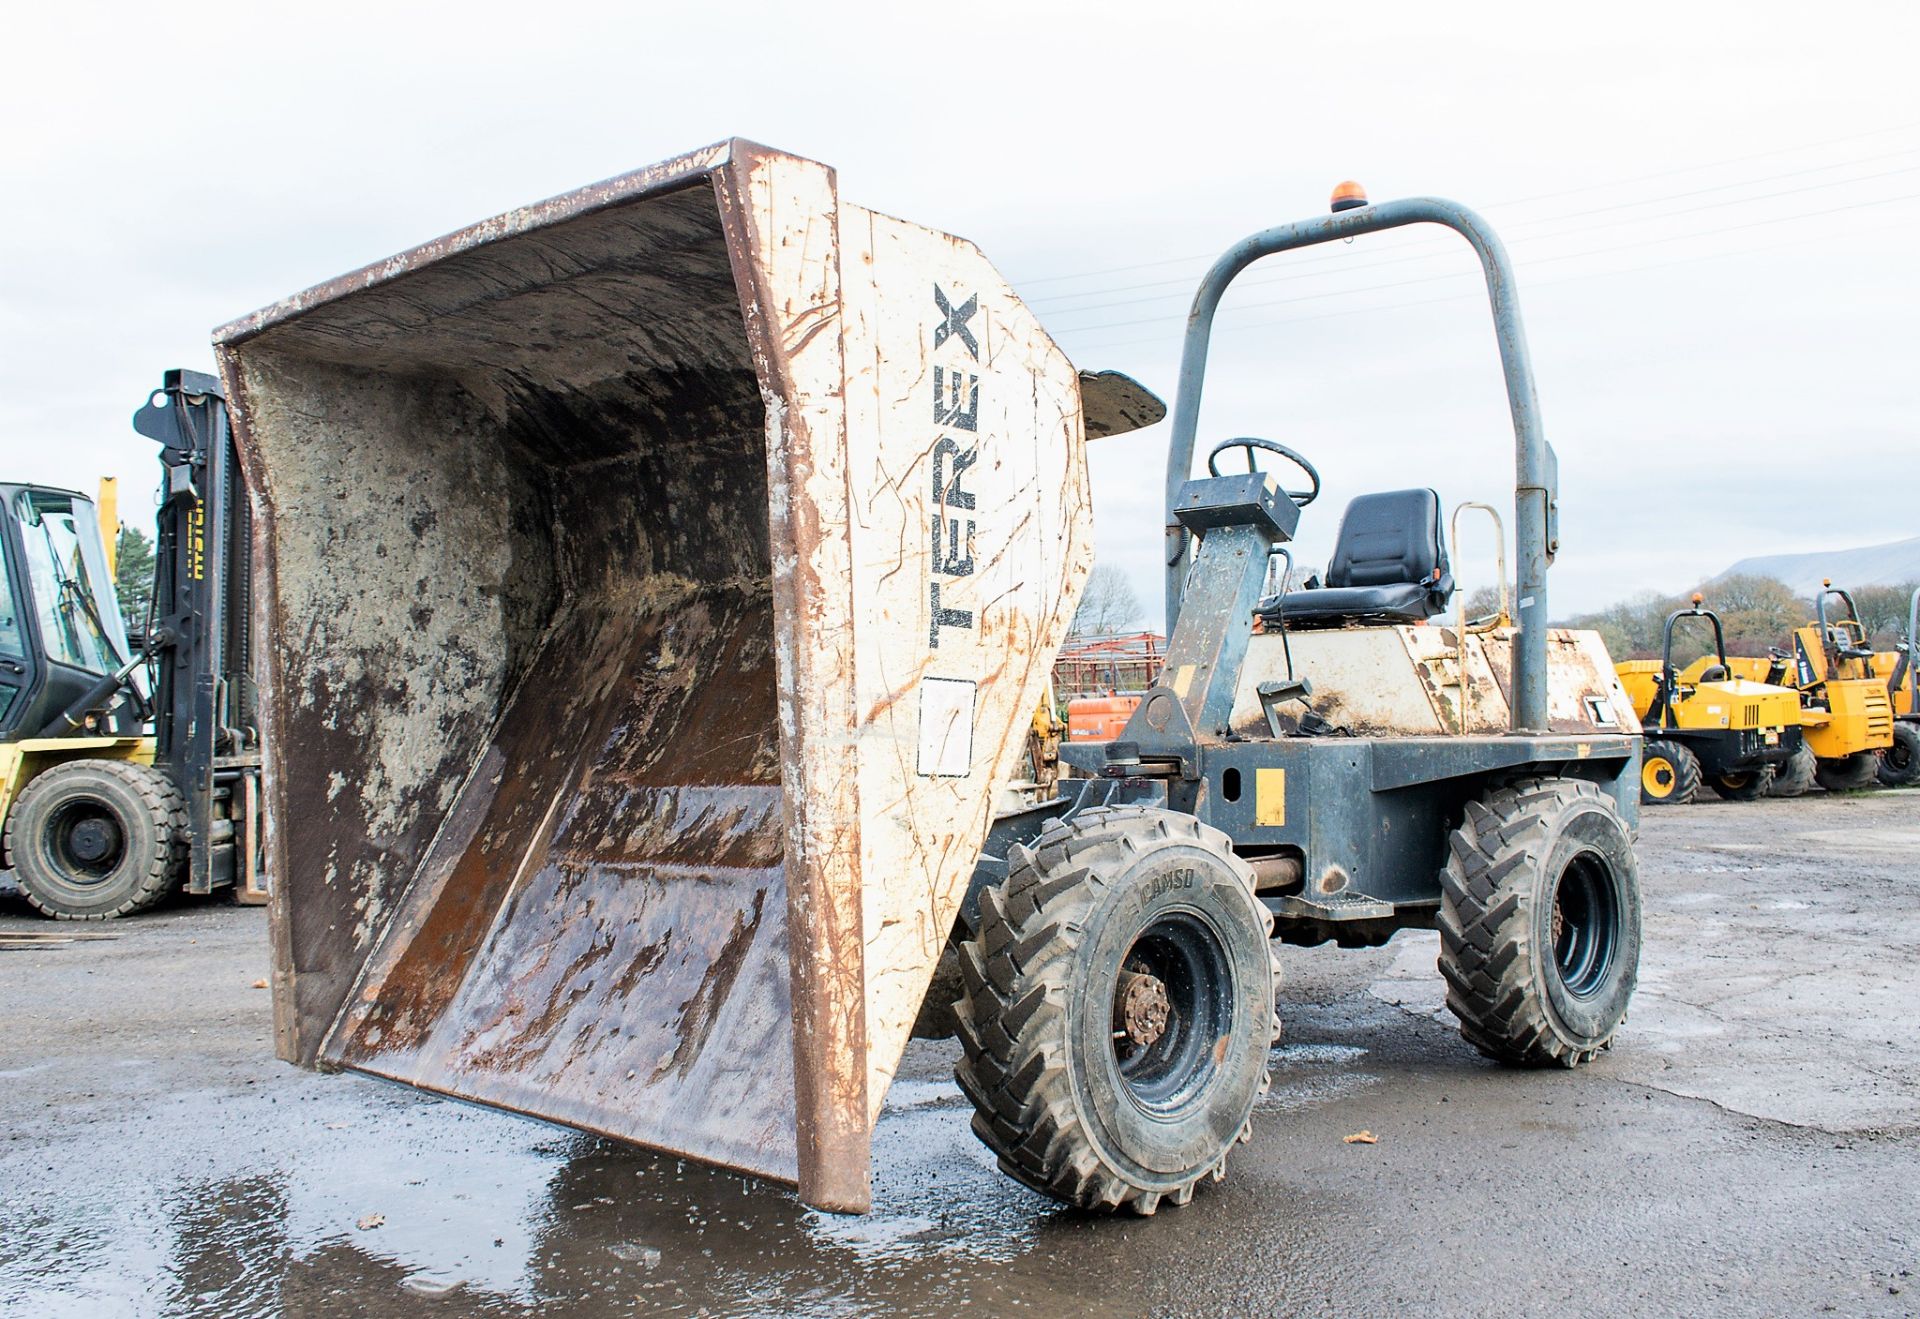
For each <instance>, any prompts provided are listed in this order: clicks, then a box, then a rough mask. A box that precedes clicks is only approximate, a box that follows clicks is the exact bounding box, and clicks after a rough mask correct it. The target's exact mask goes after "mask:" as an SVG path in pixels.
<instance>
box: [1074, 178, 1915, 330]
mask: <svg viewBox="0 0 1920 1319" xmlns="http://www.w3.org/2000/svg"><path fill="white" fill-rule="evenodd" d="M1903 172H1904V171H1903ZM1916 198H1920V193H1904V194H1902V195H1900V196H1896V197H1879V198H1875V199H1872V200H1870V201H1864V202H1854V203H1849V204H1848V205H1845V206H1834V207H1829V208H1827V209H1825V210H1819V211H1796V212H1794V213H1793V214H1791V215H1776V216H1769V217H1767V218H1765V219H1760V220H1749V221H1746V222H1744V223H1742V224H1732V225H1719V226H1715V227H1713V228H1710V229H1696V230H1693V231H1691V232H1689V233H1684V234H1667V235H1664V236H1662V237H1659V238H1642V239H1636V240H1635V241H1633V242H1630V243H1615V244H1610V245H1608V246H1605V247H1593V248H1587V249H1585V250H1582V251H1579V252H1559V253H1554V254H1551V255H1548V256H1541V257H1531V258H1528V259H1527V260H1528V262H1529V263H1530V264H1533V265H1542V264H1545V263H1546V262H1549V261H1573V260H1578V259H1580V258H1582V257H1589V256H1603V255H1605V254H1607V253H1610V252H1622V251H1629V250H1631V249H1633V248H1639V247H1652V246H1657V245H1659V244H1662V243H1677V242H1684V241H1686V240H1688V239H1693V238H1710V237H1713V236H1714V235H1716V234H1723V233H1738V232H1739V231H1741V230H1743V229H1753V228H1757V227H1760V226H1763V225H1769V224H1786V223H1789V222H1791V221H1794V220H1812V219H1818V218H1820V217H1821V216H1826V215H1835V214H1839V213H1840V212H1843V211H1854V210H1860V209H1863V208H1865V207H1868V206H1886V205H1891V204H1894V203H1897V202H1903V201H1912V200H1914V199H1916ZM1556 236H1557V235H1556ZM1476 273H1477V272H1475V271H1471V270H1463V271H1448V272H1446V273H1443V274H1437V275H1423V276H1419V277H1417V278H1415V279H1405V280H1393V281H1390V282H1388V283H1385V284H1367V285H1362V286H1359V287H1356V288H1349V289H1330V290H1327V291H1326V292H1323V293H1309V294H1303V295H1301V296H1299V297H1293V298H1269V299H1266V300H1264V301H1261V302H1243V303H1240V304H1238V305H1236V306H1234V307H1230V308H1225V309H1223V310H1222V312H1221V313H1220V314H1221V315H1222V316H1228V315H1234V314H1236V313H1239V312H1245V311H1252V310H1255V309H1258V308H1261V307H1280V306H1286V305H1288V304H1291V303H1296V302H1314V301H1318V300H1319V299H1321V298H1328V297H1336V296H1344V295H1346V294H1349V293H1373V292H1378V291H1380V290H1382V289H1390V288H1404V287H1409V286H1412V285H1415V284H1431V283H1435V282H1437V281H1440V280H1448V279H1468V278H1472V277H1473V276H1474V275H1475V274H1476ZM1185 319H1186V316H1185V315H1184V314H1181V313H1175V314H1170V315H1159V316H1141V317H1136V318H1134V319H1133V320H1127V321H1111V322H1108V323H1106V324H1103V325H1097V326H1089V327H1086V328H1088V329H1089V330H1091V331H1103V330H1119V329H1126V328H1128V327H1131V326H1135V325H1164V324H1167V323H1169V322H1172V321H1183V320H1185ZM1068 328H1072V327H1068Z"/></svg>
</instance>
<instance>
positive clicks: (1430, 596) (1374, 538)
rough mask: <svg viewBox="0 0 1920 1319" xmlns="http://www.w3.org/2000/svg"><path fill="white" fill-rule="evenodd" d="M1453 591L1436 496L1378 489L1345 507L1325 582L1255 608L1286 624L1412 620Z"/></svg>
mask: <svg viewBox="0 0 1920 1319" xmlns="http://www.w3.org/2000/svg"><path fill="white" fill-rule="evenodd" d="M1452 594H1453V572H1452V570H1451V569H1450V568H1449V566H1448V564H1447V546H1446V540H1445V537H1444V536H1443V535H1442V534H1441V528H1440V496H1439V495H1437V494H1435V493H1434V492H1433V491H1431V490H1385V491H1382V492H1380V493H1378V494H1372V495H1361V496H1360V497H1359V498H1357V499H1355V500H1354V501H1353V502H1352V503H1350V504H1348V505H1347V512H1346V515H1345V516H1344V517H1342V518H1341V519H1340V534H1339V536H1338V538H1337V539H1336V540H1335V541H1334V547H1333V560H1332V562H1330V563H1329V564H1328V565H1327V579H1326V585H1325V586H1320V587H1315V588H1311V589H1306V590H1299V591H1288V592H1287V593H1286V594H1285V595H1270V596H1268V597H1266V598H1265V599H1264V600H1262V601H1261V602H1260V603H1259V605H1258V606H1257V607H1256V611H1255V612H1257V613H1259V614H1260V615H1261V617H1262V619H1263V620H1264V621H1265V622H1266V623H1267V624H1268V625H1269V626H1271V625H1274V624H1284V625H1285V626H1286V627H1289V628H1314V627H1339V626H1342V625H1345V624H1353V623H1418V622H1421V621H1422V620H1424V619H1428V618H1432V617H1433V616H1434V615H1435V614H1438V613H1440V612H1441V611H1442V610H1444V609H1445V608H1446V607H1447V600H1448V597H1450V596H1451V595H1452Z"/></svg>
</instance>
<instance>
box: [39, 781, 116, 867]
mask: <svg viewBox="0 0 1920 1319" xmlns="http://www.w3.org/2000/svg"><path fill="white" fill-rule="evenodd" d="M45 840H46V846H47V851H48V852H49V853H50V854H51V855H52V856H53V859H54V861H55V862H56V863H57V864H58V865H59V867H60V871H61V873H62V874H63V875H65V876H66V877H67V878H68V879H70V880H71V881H73V882H74V883H77V884H97V883H99V882H101V881H102V880H105V879H107V878H108V877H110V876H111V875H112V874H113V872H114V871H116V870H118V869H119V868H120V863H121V861H123V860H124V859H125V858H126V855H127V836H126V831H125V830H123V829H122V828H121V827H120V817H119V816H117V815H116V814H114V811H113V808H112V807H110V806H108V805H107V804H106V803H105V802H101V801H95V800H93V799H92V798H87V797H81V798H77V799H75V800H73V801H69V802H63V803H62V804H61V805H60V806H59V807H57V808H56V809H55V810H54V811H53V813H52V814H51V815H49V816H48V817H47V825H46V834H45Z"/></svg>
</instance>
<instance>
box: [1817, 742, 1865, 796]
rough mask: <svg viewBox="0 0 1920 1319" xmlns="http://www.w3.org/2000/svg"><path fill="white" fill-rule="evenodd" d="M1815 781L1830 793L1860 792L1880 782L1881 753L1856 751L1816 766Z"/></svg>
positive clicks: (1821, 762)
mask: <svg viewBox="0 0 1920 1319" xmlns="http://www.w3.org/2000/svg"><path fill="white" fill-rule="evenodd" d="M1813 781H1814V782H1815V783H1818V784H1819V785H1820V786H1821V787H1823V788H1825V789H1826V790H1827V791H1828V792H1858V791H1860V789H1862V788H1871V787H1873V786H1874V785H1875V784H1876V783H1878V782H1879V781H1880V753H1879V752H1878V751H1856V752H1854V753H1853V754H1852V755H1850V756H1840V757H1838V758H1837V759H1834V760H1823V761H1820V762H1819V763H1818V764H1817V765H1815V766H1814V770H1813Z"/></svg>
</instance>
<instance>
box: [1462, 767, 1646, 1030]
mask: <svg viewBox="0 0 1920 1319" xmlns="http://www.w3.org/2000/svg"><path fill="white" fill-rule="evenodd" d="M1450 841H1451V846H1450V848H1449V856H1448V858H1447V865H1446V869H1445V870H1443V871H1442V872H1441V876H1440V889H1441V898H1440V920H1439V926H1440V973H1441V975H1443V976H1444V977H1445V978H1446V981H1447V1006H1448V1007H1449V1008H1451V1009H1452V1010H1453V1014H1454V1016H1456V1017H1458V1018H1459V1019H1460V1033H1461V1034H1462V1035H1463V1036H1465V1037H1466V1039H1467V1042H1468V1043H1469V1044H1472V1045H1473V1046H1474V1047H1475V1048H1476V1049H1478V1050H1480V1052H1481V1053H1484V1054H1486V1055H1487V1056H1488V1057H1489V1058H1495V1059H1498V1060H1499V1061H1501V1062H1506V1063H1516V1064H1519V1065H1522V1066H1529V1067H1542V1066H1556V1065H1557V1066H1561V1067H1575V1066H1578V1065H1579V1064H1581V1063H1584V1062H1586V1061H1587V1060H1588V1059H1590V1058H1592V1057H1593V1055H1594V1054H1596V1053H1598V1052H1599V1051H1600V1050H1601V1049H1604V1048H1606V1047H1607V1045H1608V1044H1609V1043H1611V1042H1612V1040H1613V1033H1614V1031H1615V1030H1617V1029H1618V1028H1619V1026H1620V1023H1621V1022H1622V1021H1623V1020H1624V1019H1625V1018H1626V1015H1627V1001H1628V1000H1629V999H1631V998H1632V997H1633V986H1634V981H1635V980H1636V978H1637V977H1638V974H1639V966H1640V875H1639V869H1638V867H1637V866H1636V864H1635V862H1634V857H1633V843H1632V839H1631V837H1630V836H1629V834H1628V832H1627V825H1626V821H1625V820H1623V819H1622V818H1621V815H1620V808H1619V807H1618V806H1616V805H1615V804H1614V801H1613V798H1612V797H1610V796H1608V795H1607V794H1606V793H1605V792H1603V791H1601V789H1600V788H1599V786H1598V785H1596V784H1593V783H1590V782H1588V781H1587V780H1585V779H1572V778H1533V779H1521V780H1520V781H1519V782H1517V783H1512V784H1509V785H1507V786H1505V787H1501V788H1495V789H1493V790H1492V791H1490V792H1488V793H1487V794H1486V795H1485V796H1484V797H1482V798H1481V799H1480V800H1478V801H1470V802H1468V803H1467V807H1466V817H1465V818H1464V819H1463V820H1462V821H1461V823H1460V827H1459V828H1458V829H1456V830H1454V831H1453V837H1452V839H1451V840H1450Z"/></svg>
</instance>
